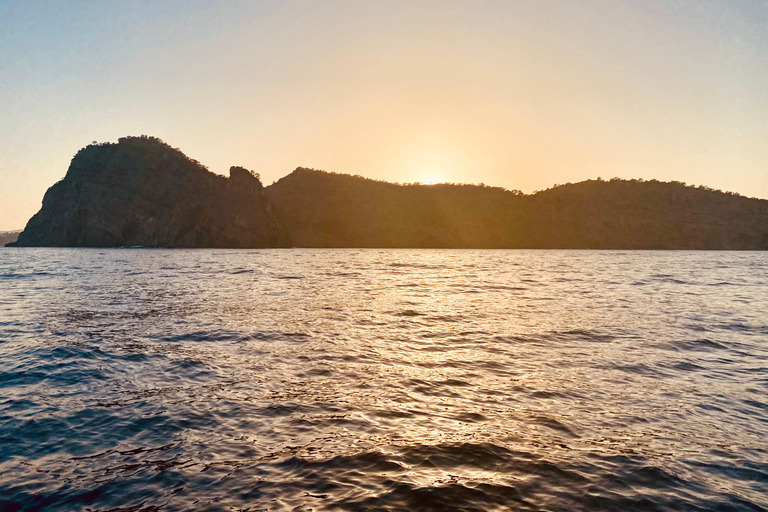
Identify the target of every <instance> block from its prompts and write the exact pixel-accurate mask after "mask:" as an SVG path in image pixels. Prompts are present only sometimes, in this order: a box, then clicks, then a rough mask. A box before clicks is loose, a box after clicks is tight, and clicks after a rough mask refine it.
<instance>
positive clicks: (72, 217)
mask: <svg viewBox="0 0 768 512" xmlns="http://www.w3.org/2000/svg"><path fill="white" fill-rule="evenodd" d="M9 245H11V246H46V247H52V246H55V247H121V246H143V247H187V248H193V247H200V248H204V247H218V248H280V247H318V248H320V247H361V248H362V247H381V248H489V249H490V248H500V249H501V248H507V249H511V248H516V249H691V250H693V249H697V250H700V249H709V250H765V249H768V200H763V199H755V198H747V197H743V196H740V195H738V194H734V193H729V192H721V191H717V190H712V189H710V188H708V187H704V186H698V187H694V186H689V185H686V184H684V183H680V182H660V181H656V180H647V181H644V180H640V179H637V180H622V179H611V180H602V179H599V178H598V179H595V180H588V181H583V182H580V183H573V184H565V185H557V186H554V187H552V188H550V189H547V190H544V191H540V192H536V193H533V194H523V193H522V192H520V191H516V190H506V189H503V188H498V187H489V186H485V185H465V184H439V185H423V184H395V183H388V182H382V181H376V180H371V179H367V178H363V177H361V176H351V175H347V174H337V173H331V172H324V171H319V170H314V169H308V168H303V167H299V168H297V169H296V170H294V171H293V172H292V173H290V174H289V175H287V176H285V177H284V178H282V179H280V180H278V181H277V182H275V183H274V184H272V185H270V186H268V187H264V186H263V185H262V183H261V181H260V177H259V175H258V174H257V173H255V172H252V171H249V170H247V169H245V168H243V167H232V168H231V169H230V175H229V177H224V176H220V175H217V174H214V173H212V172H210V171H209V170H208V169H207V168H206V167H204V166H203V165H202V164H200V163H199V162H197V161H196V160H193V159H191V158H189V157H187V156H186V155H185V154H184V153H182V152H181V151H180V150H178V149H175V148H172V147H171V146H169V145H168V144H166V143H164V142H163V141H161V140H160V139H158V138H155V137H148V136H140V137H125V138H121V139H119V140H118V142H117V143H103V144H92V145H89V146H87V147H85V148H83V149H81V150H80V151H79V152H78V153H77V154H76V155H75V156H74V158H73V159H72V162H71V164H70V166H69V169H68V171H67V173H66V176H65V177H64V178H63V179H62V180H61V181H59V182H58V183H56V184H55V185H53V186H52V187H51V188H50V189H49V190H48V191H47V192H46V194H45V196H44V198H43V205H42V208H41V209H40V211H39V212H38V213H37V214H36V215H35V216H33V217H32V219H30V221H29V223H28V224H27V226H26V228H25V229H24V231H23V232H22V233H21V234H19V236H18V240H17V241H16V242H15V243H11V244H9Z"/></svg>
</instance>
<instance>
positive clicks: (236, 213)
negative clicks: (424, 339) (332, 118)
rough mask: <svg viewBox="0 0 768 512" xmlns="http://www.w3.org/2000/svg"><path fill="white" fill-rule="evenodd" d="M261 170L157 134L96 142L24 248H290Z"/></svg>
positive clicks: (35, 223) (48, 199) (51, 192)
mask: <svg viewBox="0 0 768 512" xmlns="http://www.w3.org/2000/svg"><path fill="white" fill-rule="evenodd" d="M288 244H289V242H288V238H287V237H286V236H285V235H284V234H283V232H282V230H281V229H280V227H279V226H278V224H277V223H276V222H275V219H274V218H273V217H272V215H271V213H270V206H269V204H268V202H267V199H266V197H265V194H264V189H263V186H262V184H261V182H260V181H259V177H258V175H257V174H254V173H252V172H250V171H248V170H246V169H243V168H242V167H232V168H231V169H230V176H229V178H225V177H223V176H219V175H216V174H213V173H211V172H209V171H208V170H207V169H206V168H205V167H203V166H202V165H201V164H200V163H198V162H197V161H195V160H192V159H190V158H188V157H187V156H186V155H184V154H183V153H182V152H181V151H179V150H177V149H173V148H171V147H170V146H169V145H167V144H165V143H164V142H162V141H161V140H159V139H156V138H153V137H146V136H143V137H126V138H122V139H120V140H119V141H118V142H117V143H116V144H94V145H90V146H88V147H85V148H83V149H81V150H80V151H79V152H78V153H77V155H75V157H74V158H73V159H72V163H71V164H70V166H69V170H68V171H67V174H66V176H65V177H64V179H63V180H61V181H60V182H58V183H56V184H55V185H53V186H52V187H51V188H50V189H48V191H47V192H46V194H45V197H44V198H43V206H42V209H41V210H40V211H39V212H38V213H37V214H36V215H35V216H34V217H32V219H30V221H29V223H28V224H27V227H26V229H25V230H24V231H23V232H22V233H21V235H19V239H18V242H17V243H16V244H14V245H17V246H71V247H120V246H137V245H140V246H146V247H242V248H246V247H283V246H286V245H288Z"/></svg>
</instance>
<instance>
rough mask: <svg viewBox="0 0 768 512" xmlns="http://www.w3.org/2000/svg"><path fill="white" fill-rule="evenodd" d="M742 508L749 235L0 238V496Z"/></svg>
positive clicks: (19, 505) (90, 501) (16, 504)
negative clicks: (647, 239)
mask: <svg viewBox="0 0 768 512" xmlns="http://www.w3.org/2000/svg"><path fill="white" fill-rule="evenodd" d="M767 509H768V253H766V252H687V251H670V252H664V251H538V250H489V251H482V250H405V249H317V250H313V249H275V250H213V249H200V250H173V249H141V248H132V249H109V250H103V249H43V248H36V249H31V248H4V249H0V510H2V511H37V510H40V511H70V510H82V511H126V512H127V511H144V512H150V511H182V510H184V511H186V510H194V511H228V512H232V511H278V510H279V511H299V512H301V511H331V510H332V511H400V510H402V511H447V512H451V511H517V510H520V511H533V510H546V511H609V510H610V511H635V510H642V511H667V510H679V511H704V510H707V511H710V510H714V511H761V510H767Z"/></svg>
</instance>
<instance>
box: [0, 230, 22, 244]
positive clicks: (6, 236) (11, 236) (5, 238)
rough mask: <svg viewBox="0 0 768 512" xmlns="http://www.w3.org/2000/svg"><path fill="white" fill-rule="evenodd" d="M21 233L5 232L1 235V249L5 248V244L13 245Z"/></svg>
mask: <svg viewBox="0 0 768 512" xmlns="http://www.w3.org/2000/svg"><path fill="white" fill-rule="evenodd" d="M19 233H21V231H3V232H2V233H0V247H5V244H12V243H14V242H15V241H16V240H17V239H18V238H19Z"/></svg>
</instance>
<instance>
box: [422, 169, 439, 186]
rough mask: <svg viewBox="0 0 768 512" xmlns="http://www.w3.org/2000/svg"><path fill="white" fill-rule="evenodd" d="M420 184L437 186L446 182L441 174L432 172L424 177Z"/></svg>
mask: <svg viewBox="0 0 768 512" xmlns="http://www.w3.org/2000/svg"><path fill="white" fill-rule="evenodd" d="M419 183H423V184H424V185H436V184H437V183H445V180H444V179H443V178H442V177H441V176H440V175H439V174H437V173H434V172H430V173H427V174H424V175H422V178H421V179H420V180H419Z"/></svg>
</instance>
